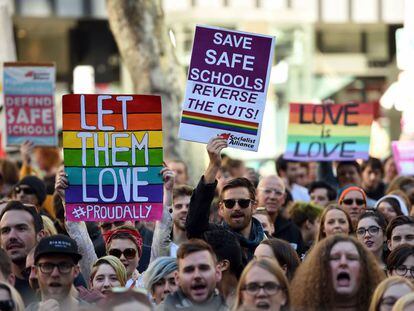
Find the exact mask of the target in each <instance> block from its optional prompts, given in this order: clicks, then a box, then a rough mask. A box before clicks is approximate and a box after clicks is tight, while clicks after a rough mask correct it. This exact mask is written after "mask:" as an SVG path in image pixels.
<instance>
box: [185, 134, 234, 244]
mask: <svg viewBox="0 0 414 311" xmlns="http://www.w3.org/2000/svg"><path fill="white" fill-rule="evenodd" d="M226 147H227V141H226V140H225V139H223V138H221V137H219V136H218V137H214V138H212V139H210V141H209V142H208V144H207V153H208V156H209V159H210V162H209V164H208V166H207V169H206V170H205V172H204V175H203V176H202V177H201V180H200V182H199V183H198V185H197V187H196V188H195V189H194V192H193V195H192V196H191V201H190V208H189V210H188V215H187V220H186V224H185V227H186V230H187V237H188V238H189V239H190V238H201V237H202V235H203V233H204V232H205V231H207V230H208V228H209V222H208V220H209V215H210V206H211V202H212V201H213V199H214V193H215V190H216V186H217V181H216V175H217V173H218V171H219V170H220V166H221V151H222V150H223V149H224V148H226Z"/></svg>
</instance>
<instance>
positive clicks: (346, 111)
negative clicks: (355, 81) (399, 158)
mask: <svg viewBox="0 0 414 311" xmlns="http://www.w3.org/2000/svg"><path fill="white" fill-rule="evenodd" d="M372 120H373V108H372V104H365V103H364V104H359V103H346V104H323V105H315V104H297V103H291V104H290V120H289V127H288V139H287V149H286V152H285V153H284V156H283V157H284V158H285V159H288V160H298V161H334V160H340V161H350V160H356V159H367V158H368V156H369V145H370V137H371V123H372Z"/></svg>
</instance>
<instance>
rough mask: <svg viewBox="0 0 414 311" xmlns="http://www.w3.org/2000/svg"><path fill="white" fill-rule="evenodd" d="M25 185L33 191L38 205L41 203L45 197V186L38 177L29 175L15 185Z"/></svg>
mask: <svg viewBox="0 0 414 311" xmlns="http://www.w3.org/2000/svg"><path fill="white" fill-rule="evenodd" d="M20 185H26V186H29V187H30V188H32V189H33V190H34V191H35V195H36V197H37V199H38V201H39V205H42V204H43V202H44V201H45V199H46V186H45V183H44V182H43V181H42V180H41V179H40V178H38V177H36V176H33V175H29V176H26V177H24V178H23V179H22V180H20V181H19V183H18V184H17V186H20Z"/></svg>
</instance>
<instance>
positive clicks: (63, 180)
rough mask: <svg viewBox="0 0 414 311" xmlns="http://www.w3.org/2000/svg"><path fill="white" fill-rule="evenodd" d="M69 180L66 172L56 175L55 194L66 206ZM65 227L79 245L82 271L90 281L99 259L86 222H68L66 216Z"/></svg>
mask: <svg viewBox="0 0 414 311" xmlns="http://www.w3.org/2000/svg"><path fill="white" fill-rule="evenodd" d="M68 185H69V184H68V179H67V177H66V174H65V172H64V171H60V172H59V173H58V174H57V175H56V183H55V192H56V193H57V194H58V195H59V196H60V198H61V199H62V203H63V206H65V189H66V188H67V187H68ZM65 227H66V230H67V232H68V234H69V236H70V237H71V238H72V239H74V240H75V241H76V243H77V244H78V249H79V253H80V254H81V255H82V259H81V260H80V261H79V266H80V271H81V273H82V275H83V277H84V279H85V280H89V276H90V274H91V270H92V265H93V264H94V263H95V261H96V260H97V259H98V257H97V256H96V253H95V247H94V246H93V243H92V240H91V238H90V237H89V234H88V230H87V228H86V224H85V222H83V221H81V222H74V221H67V220H66V215H65Z"/></svg>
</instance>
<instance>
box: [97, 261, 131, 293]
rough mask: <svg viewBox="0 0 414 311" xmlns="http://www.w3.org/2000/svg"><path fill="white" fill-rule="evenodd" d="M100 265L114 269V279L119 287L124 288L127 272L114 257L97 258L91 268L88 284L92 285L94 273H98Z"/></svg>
mask: <svg viewBox="0 0 414 311" xmlns="http://www.w3.org/2000/svg"><path fill="white" fill-rule="evenodd" d="M102 264H107V265H110V266H111V267H112V269H114V271H115V274H116V278H117V279H118V281H119V283H121V286H125V284H126V282H127V272H126V269H125V266H124V265H123V264H122V262H121V260H119V259H118V258H116V257H115V256H111V255H108V256H104V257H101V258H99V259H98V260H97V261H95V263H94V264H93V266H92V271H91V276H90V284H91V285H92V281H93V278H94V277H95V274H96V272H98V269H99V266H100V265H102Z"/></svg>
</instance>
